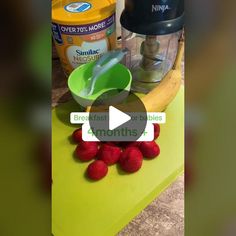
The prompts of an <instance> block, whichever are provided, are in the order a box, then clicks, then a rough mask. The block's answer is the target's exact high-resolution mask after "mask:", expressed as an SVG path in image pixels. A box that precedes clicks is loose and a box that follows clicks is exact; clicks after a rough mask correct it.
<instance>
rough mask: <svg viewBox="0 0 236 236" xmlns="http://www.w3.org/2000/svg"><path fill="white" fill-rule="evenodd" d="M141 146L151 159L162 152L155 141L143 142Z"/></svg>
mask: <svg viewBox="0 0 236 236" xmlns="http://www.w3.org/2000/svg"><path fill="white" fill-rule="evenodd" d="M139 148H140V151H141V152H142V154H143V156H144V157H146V158H149V159H151V158H155V157H157V156H158V155H159V154H160V148H159V146H158V145H157V144H156V143H155V141H151V142H142V143H141V145H140V147H139Z"/></svg>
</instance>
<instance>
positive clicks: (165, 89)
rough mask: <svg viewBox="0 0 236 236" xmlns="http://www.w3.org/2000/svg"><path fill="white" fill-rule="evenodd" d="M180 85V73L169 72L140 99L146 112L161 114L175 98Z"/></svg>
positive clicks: (176, 71)
mask: <svg viewBox="0 0 236 236" xmlns="http://www.w3.org/2000/svg"><path fill="white" fill-rule="evenodd" d="M180 85H181V72H180V71H179V70H171V71H169V72H168V74H167V75H166V76H165V78H164V79H163V80H162V81H161V83H160V84H159V85H158V86H157V87H156V88H154V89H153V90H152V91H151V92H149V93H148V94H147V95H146V96H144V97H143V98H141V100H142V102H143V104H144V106H145V108H146V111H149V112H161V111H164V110H165V109H166V107H167V106H168V104H169V103H170V102H171V101H172V100H173V99H174V98H175V96H176V94H177V93H178V91H179V88H180Z"/></svg>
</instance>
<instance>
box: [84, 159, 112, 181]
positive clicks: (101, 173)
mask: <svg viewBox="0 0 236 236" xmlns="http://www.w3.org/2000/svg"><path fill="white" fill-rule="evenodd" d="M107 172H108V167H107V165H106V164H105V162H104V161H100V160H98V161H94V162H92V163H91V164H89V166H88V168H87V175H88V177H89V178H90V179H93V180H99V179H102V178H103V177H105V176H106V175H107Z"/></svg>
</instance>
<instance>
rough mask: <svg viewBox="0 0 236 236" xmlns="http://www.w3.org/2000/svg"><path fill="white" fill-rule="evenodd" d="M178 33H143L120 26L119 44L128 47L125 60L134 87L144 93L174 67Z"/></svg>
mask: <svg viewBox="0 0 236 236" xmlns="http://www.w3.org/2000/svg"><path fill="white" fill-rule="evenodd" d="M180 35H181V32H180V31H179V32H175V33H172V34H167V35H142V34H137V33H133V32H131V31H129V30H127V29H125V28H122V47H123V48H127V49H128V53H127V54H126V57H125V58H124V64H125V65H126V66H127V67H128V68H129V69H130V71H131V73H132V75H133V84H132V89H133V90H136V91H140V92H144V93H147V92H149V91H150V90H151V89H152V88H153V87H155V86H156V85H157V84H158V83H159V82H160V81H161V80H162V78H163V77H164V76H165V75H166V73H167V72H168V71H169V70H170V69H171V68H172V67H173V64H174V62H175V58H176V55H177V51H178V40H179V38H180Z"/></svg>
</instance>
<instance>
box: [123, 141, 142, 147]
mask: <svg viewBox="0 0 236 236" xmlns="http://www.w3.org/2000/svg"><path fill="white" fill-rule="evenodd" d="M140 144H141V142H127V145H126V147H139V146H140Z"/></svg>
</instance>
